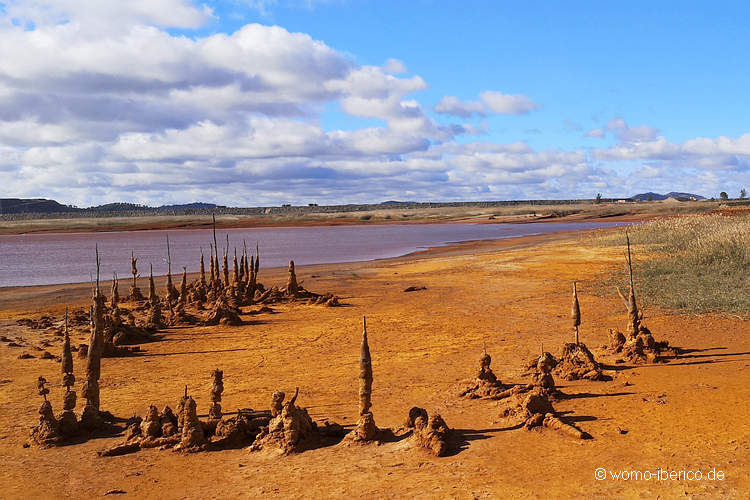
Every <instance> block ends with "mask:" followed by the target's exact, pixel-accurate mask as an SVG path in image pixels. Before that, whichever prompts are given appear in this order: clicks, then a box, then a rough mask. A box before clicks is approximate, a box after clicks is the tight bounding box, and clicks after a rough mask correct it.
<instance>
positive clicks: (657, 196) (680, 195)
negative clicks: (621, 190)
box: [630, 191, 706, 201]
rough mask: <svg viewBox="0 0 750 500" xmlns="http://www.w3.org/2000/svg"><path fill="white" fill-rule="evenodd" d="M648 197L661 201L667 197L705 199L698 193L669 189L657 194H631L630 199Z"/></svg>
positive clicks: (644, 198)
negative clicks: (667, 191)
mask: <svg viewBox="0 0 750 500" xmlns="http://www.w3.org/2000/svg"><path fill="white" fill-rule="evenodd" d="M649 197H650V199H651V200H652V201H663V200H666V199H667V198H677V199H686V200H689V199H690V198H695V199H696V200H705V199H706V197H705V196H701V195H699V194H692V193H678V192H676V191H671V192H669V193H667V194H659V193H652V192H648V193H641V194H637V195H635V196H631V197H630V199H631V200H633V201H648V200H649Z"/></svg>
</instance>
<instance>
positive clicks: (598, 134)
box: [584, 128, 604, 139]
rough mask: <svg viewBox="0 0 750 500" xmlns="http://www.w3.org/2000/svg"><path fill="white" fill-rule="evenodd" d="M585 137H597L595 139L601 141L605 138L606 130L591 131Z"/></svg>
mask: <svg viewBox="0 0 750 500" xmlns="http://www.w3.org/2000/svg"><path fill="white" fill-rule="evenodd" d="M584 136H586V137H595V138H599V139H601V138H602V137H604V130H602V129H600V128H595V129H591V130H589V131H588V132H586V133H585V134H584Z"/></svg>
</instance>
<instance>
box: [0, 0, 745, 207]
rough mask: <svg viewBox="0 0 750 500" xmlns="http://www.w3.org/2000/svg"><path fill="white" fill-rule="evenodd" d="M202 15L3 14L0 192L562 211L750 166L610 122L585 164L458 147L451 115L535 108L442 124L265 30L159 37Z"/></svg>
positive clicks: (456, 105) (492, 97)
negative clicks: (626, 166) (638, 188)
mask: <svg viewBox="0 0 750 500" xmlns="http://www.w3.org/2000/svg"><path fill="white" fill-rule="evenodd" d="M211 16H213V13H212V12H211V11H210V10H209V9H207V8H205V7H202V6H197V4H194V3H191V2H189V1H187V0H163V1H159V2H153V1H149V2H147V1H146V0H134V1H132V2H119V1H104V0H100V1H99V2H94V3H91V2H84V1H83V0H49V1H47V2H42V1H40V0H27V1H23V2H21V1H11V2H6V3H5V11H0V37H1V38H0V39H2V41H3V43H2V44H0V172H2V173H3V179H4V182H5V184H4V193H8V195H9V196H19V197H50V198H56V199H58V200H59V201H62V202H66V203H74V204H77V205H81V206H84V205H89V204H98V203H107V202H111V201H119V200H122V201H133V202H139V203H149V204H156V205H161V204H164V203H175V202H187V201H194V200H202V201H209V202H211V201H212V202H218V203H222V204H230V205H242V206H247V205H264V204H279V203H282V202H291V203H306V202H308V201H313V200H314V201H317V202H320V203H345V202H372V201H380V200H383V199H423V200H429V199H444V200H476V199H511V198H555V197H560V198H569V197H575V196H585V197H590V196H591V193H595V192H597V191H599V192H611V191H613V190H622V189H629V188H630V186H633V185H634V184H632V183H634V182H636V181H637V179H644V178H648V179H651V180H653V181H654V183H656V181H658V180H659V179H664V178H665V176H666V175H675V174H674V173H675V172H679V173H680V176H681V178H683V179H684V182H685V183H688V182H689V181H691V180H692V181H695V180H696V179H699V177H698V176H699V175H704V177H705V176H706V175H707V174H705V172H706V171H713V170H721V169H723V170H732V171H733V172H737V173H738V174H737V175H738V176H739V175H745V174H744V172H747V171H748V170H750V165H749V164H748V158H750V134H749V135H745V136H741V137H739V138H727V137H719V138H716V139H711V138H698V139H694V140H691V141H686V142H684V143H682V144H675V143H671V142H669V141H668V140H667V139H665V138H664V137H661V136H659V135H658V130H657V129H654V128H652V127H649V126H645V125H644V126H639V127H630V126H628V124H627V123H626V122H625V120H624V119H622V118H618V119H614V120H612V121H611V122H610V123H609V124H608V125H607V126H605V127H603V128H601V129H595V130H592V131H590V132H588V133H587V135H588V136H591V137H602V136H604V135H605V133H610V134H613V135H614V136H615V137H616V138H618V140H619V142H618V143H617V144H616V145H614V146H612V147H609V148H601V149H592V150H590V151H589V150H583V149H574V150H571V151H565V150H560V149H554V148H552V149H545V150H539V149H535V148H532V147H531V146H530V145H529V144H527V143H525V142H510V143H508V144H498V143H493V142H487V141H478V140H475V141H473V142H472V141H469V140H467V139H466V138H464V139H462V140H460V141H459V140H457V137H458V136H459V135H465V134H473V135H480V134H486V133H487V132H488V130H487V123H484V122H482V123H480V124H479V125H473V124H465V123H450V122H448V120H450V118H446V117H450V116H453V117H459V118H476V117H483V116H488V115H490V114H515V115H519V114H525V113H529V112H531V111H532V110H535V109H537V107H538V106H537V104H536V103H534V102H533V101H532V100H531V99H529V98H528V97H526V96H523V95H509V94H503V93H501V92H498V91H485V92H481V93H480V94H479V97H478V99H476V100H468V101H464V100H461V99H459V98H457V97H454V96H446V97H444V98H442V99H441V101H440V102H439V103H438V104H437V105H436V106H435V107H434V111H435V112H436V113H438V114H439V115H443V116H442V117H441V120H443V121H441V122H439V121H436V120H434V119H433V118H431V117H430V116H428V114H427V113H426V112H425V110H424V108H423V106H422V104H420V102H419V101H418V100H417V96H418V94H419V92H420V91H423V90H424V89H426V88H427V85H428V84H427V82H425V81H424V79H422V78H421V77H420V76H418V75H413V76H404V73H405V72H406V67H405V64H404V63H403V62H401V61H398V60H396V59H389V60H388V61H386V63H385V64H384V65H383V66H381V67H378V66H364V65H361V64H358V63H357V62H356V60H354V59H353V58H352V57H351V56H349V55H347V54H345V53H342V52H339V51H337V50H335V49H333V48H331V47H329V46H328V45H326V44H325V43H324V42H321V41H319V40H315V39H313V38H312V37H310V36H309V35H307V34H304V33H291V32H289V31H287V30H285V29H283V28H280V27H276V26H263V25H259V24H249V25H246V26H243V27H242V28H240V29H238V30H237V31H236V32H234V33H228V34H225V33H217V34H213V35H208V36H195V37H186V36H178V35H175V34H172V33H171V32H170V31H169V30H168V28H181V29H190V28H194V27H197V26H200V25H201V24H202V23H205V22H207V21H208V20H209V19H211ZM13 19H15V20H16V21H17V22H15V23H14V22H12V20H13ZM331 108H335V109H336V110H337V111H336V112H340V113H343V114H345V115H348V116H349V118H350V119H351V120H359V119H362V120H363V123H366V124H365V125H362V126H360V127H354V128H352V129H348V130H338V129H326V128H324V127H323V126H322V125H321V122H322V121H323V120H321V117H322V116H323V114H324V113H326V112H329V110H330V109H331ZM572 125H575V124H571V125H569V128H571V127H572ZM572 128H575V127H572ZM533 130H534V129H530V131H529V133H531V132H533ZM628 161H629V162H632V161H638V162H641V163H642V164H643V165H644V166H643V167H641V169H640V170H639V171H638V173H637V175H635V176H633V175H625V174H623V173H621V172H619V171H618V170H617V169H616V168H612V167H611V166H610V164H615V163H617V162H628ZM701 169H702V170H701ZM700 172H703V174H700ZM670 173H671V174H670ZM683 174H684V175H683ZM706 179H708V177H706ZM699 180H705V179H702V178H701V179H699ZM712 182H713V181H712ZM717 182H718V181H717ZM746 184H748V185H750V179H749V180H748V182H747V183H746ZM689 187H690V186H689V185H677V186H675V189H679V190H689V189H688V188H689ZM670 190H671V189H670ZM623 194H625V193H623Z"/></svg>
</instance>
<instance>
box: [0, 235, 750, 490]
mask: <svg viewBox="0 0 750 500" xmlns="http://www.w3.org/2000/svg"><path fill="white" fill-rule="evenodd" d="M622 265H623V260H622V248H621V247H619V246H618V247H615V246H601V245H600V244H598V243H596V242H595V241H594V239H592V238H590V237H588V236H585V235H584V236H581V235H572V234H568V235H561V234H557V235H546V236H537V237H529V238H518V239H511V240H501V241H494V242H476V243H465V244H460V245H454V246H451V247H445V248H440V249H433V250H430V251H427V252H421V253H418V254H414V255H411V256H406V257H402V258H398V259H390V260H382V261H375V262H369V263H355V264H341V265H328V266H311V267H300V268H299V269H298V276H299V278H300V279H301V280H304V285H305V287H306V288H308V289H310V290H314V291H320V292H322V291H331V292H334V293H336V294H337V295H339V296H341V297H342V298H343V302H344V303H345V304H346V306H345V307H341V308H325V307H320V306H307V305H305V306H302V305H293V304H292V305H284V306H280V307H277V310H278V312H279V314H267V315H260V316H255V317H253V318H252V319H253V320H256V321H257V323H255V324H246V325H244V326H240V327H195V328H178V329H170V330H168V331H167V332H166V336H165V340H166V341H163V342H158V343H154V344H148V345H145V346H144V349H145V355H143V356H140V357H134V358H117V359H104V360H103V362H102V381H101V382H102V408H103V409H106V410H109V411H111V412H113V413H114V414H115V415H118V416H122V417H128V416H131V415H133V414H134V413H137V414H140V415H143V414H144V412H145V410H146V408H147V405H148V404H149V403H154V404H157V405H158V406H160V407H162V406H163V405H165V404H169V405H171V406H172V407H174V405H175V404H176V403H177V401H178V399H179V397H180V396H181V395H182V391H183V387H184V385H185V384H188V385H189V387H190V391H191V393H193V394H194V395H195V397H196V400H197V403H198V411H199V413H201V414H203V413H205V412H206V410H207V406H208V401H209V399H208V395H209V387H210V383H211V378H210V377H211V371H212V370H213V369H215V368H221V369H223V370H224V386H225V392H224V401H223V405H224V408H225V409H226V410H231V409H234V408H241V407H252V408H266V407H267V406H268V403H269V400H270V395H271V392H272V391H273V390H275V389H281V390H285V391H287V392H290V391H292V390H293V388H294V387H295V386H299V387H300V396H299V399H298V403H299V404H300V405H302V406H305V407H307V408H308V409H309V411H310V413H311V415H312V416H313V418H315V419H316V420H317V421H323V420H326V419H327V420H331V421H336V422H339V423H341V424H344V425H348V424H351V423H353V422H354V421H355V419H356V415H357V379H356V377H357V374H358V367H357V360H358V352H359V339H360V332H361V325H360V321H361V317H362V315H363V314H366V315H367V317H368V331H369V338H370V349H371V351H372V356H373V371H374V386H373V390H374V393H373V410H372V411H373V413H374V416H375V420H376V422H377V424H378V425H379V426H381V427H398V426H399V425H401V423H402V422H403V420H404V418H405V417H406V412H407V411H408V409H409V408H410V407H411V406H414V405H418V406H422V407H425V408H427V409H428V410H429V411H430V412H432V411H439V412H440V413H441V414H442V416H443V417H444V418H445V420H446V422H447V423H448V425H449V426H451V427H452V428H453V429H454V432H455V433H456V435H457V436H458V442H459V446H458V447H457V448H456V449H454V450H453V451H452V453H451V454H449V456H447V457H442V458H436V457H434V456H432V455H428V454H427V453H425V452H424V451H421V450H419V449H413V448H410V447H408V446H407V445H406V442H395V443H385V444H382V445H380V446H377V445H368V446H357V447H344V446H331V447H324V448H319V449H315V450H310V451H306V452H303V453H301V454H299V455H293V456H288V457H277V456H270V455H265V454H252V453H250V452H249V451H247V450H246V449H236V450H226V451H219V452H211V453H195V454H190V455H181V454H177V453H174V452H171V451H168V450H157V449H151V450H145V451H141V452H139V453H136V454H132V455H126V456H122V457H112V458H99V457H97V455H96V451H97V450H100V449H102V448H104V447H106V446H109V445H111V444H113V443H115V442H118V441H119V440H120V439H121V438H106V439H96V440H91V441H88V442H86V443H83V444H77V445H71V446H65V447H60V448H53V449H47V450H39V449H37V448H35V447H31V448H24V447H23V445H24V443H26V442H27V441H28V430H29V428H30V426H32V425H34V424H35V422H36V421H37V413H36V410H37V408H38V405H39V402H40V401H39V400H40V398H39V397H38V396H37V395H36V390H35V382H36V378H37V377H38V376H39V375H44V376H45V377H46V378H47V379H48V380H50V381H51V382H52V383H51V388H52V393H51V394H50V399H51V400H52V401H53V404H54V405H55V409H56V410H58V409H59V408H60V404H61V403H60V400H61V394H62V393H61V388H60V386H59V377H60V375H59V371H60V365H59V364H58V363H56V362H55V361H52V360H42V359H28V360H21V359H18V355H19V354H20V353H21V352H22V351H23V350H24V348H11V347H7V345H6V344H5V343H2V344H0V362H1V366H2V367H3V373H2V375H0V428H1V429H2V433H0V438H2V439H0V457H2V462H3V466H2V467H1V468H0V497H1V498H4V499H6V498H7V499H15V498H68V497H70V498H100V497H102V496H103V495H104V494H105V493H106V492H109V491H112V490H120V491H122V492H124V493H123V494H121V496H124V497H127V498H250V497H253V498H256V497H258V496H261V495H262V496H264V497H265V496H267V497H273V498H351V497H358V498H362V497H363V498H411V497H415V498H591V497H596V498H657V497H661V498H676V497H680V498H683V497H684V498H746V495H747V492H748V491H750V479H749V478H748V475H747V471H748V470H750V423H748V420H747V418H746V415H748V413H750V324H748V323H747V322H745V321H741V320H739V319H736V318H732V317H728V316H723V315H719V314H702V315H673V314H669V315H667V314H664V313H663V312H662V311H661V310H660V309H658V308H650V309H649V311H648V316H647V318H646V322H647V325H648V326H649V328H651V330H652V332H653V333H654V336H655V337H657V338H658V339H666V340H669V342H670V343H671V344H672V345H676V346H679V347H682V348H683V349H685V352H684V353H683V354H682V355H681V356H680V357H679V358H677V359H672V360H671V361H670V362H669V363H664V364H657V365H628V364H624V365H623V364H619V365H617V364H614V363H612V364H610V365H608V367H607V370H606V371H607V373H609V374H611V375H612V377H613V379H612V380H611V381H609V382H590V381H576V382H564V381H558V384H559V385H560V386H561V388H562V390H563V391H564V393H565V394H567V395H568V397H567V398H565V399H563V400H561V401H560V402H559V403H557V404H556V408H557V409H558V410H560V411H561V412H563V414H564V416H565V418H567V419H569V420H570V421H572V422H574V423H576V425H578V426H579V427H580V428H582V429H583V430H585V431H586V432H588V433H589V434H591V436H592V437H593V439H591V440H585V441H579V440H574V439H572V438H570V437H568V436H565V435H562V434H559V433H556V432H554V431H551V430H549V429H541V430H535V431H527V430H524V429H518V428H514V427H513V426H512V425H511V424H509V423H508V422H507V421H506V420H505V419H503V418H502V417H501V415H500V410H499V406H498V403H497V402H493V401H483V400H465V399H459V398H458V397H457V395H456V393H457V390H458V389H459V387H460V381H461V380H462V379H466V378H469V377H471V376H473V375H474V373H475V371H476V368H477V363H478V357H479V355H480V353H481V351H482V347H483V345H484V344H485V343H486V345H487V350H488V352H490V354H492V356H493V365H492V366H493V369H494V371H495V373H496V374H497V375H498V377H499V378H501V379H502V380H503V381H511V382H518V381H522V380H523V377H522V375H521V372H522V370H521V368H522V365H523V364H524V362H525V361H526V360H528V359H529V358H531V357H532V356H534V355H536V354H538V352H539V350H540V344H542V343H543V344H544V348H545V350H549V351H551V352H553V353H557V352H558V350H559V348H560V347H561V345H562V343H563V342H566V341H571V339H572V328H571V326H570V324H569V323H570V319H569V310H570V287H571V283H572V281H573V280H578V281H579V287H578V292H579V297H580V300H581V310H582V317H583V324H582V326H581V337H582V341H583V342H585V343H586V344H587V345H588V346H589V347H590V348H591V349H592V350H593V351H594V352H595V354H597V356H600V357H601V356H603V352H602V351H601V350H600V349H599V346H601V345H602V344H604V343H606V341H607V337H608V334H607V330H608V329H609V328H623V327H624V322H625V310H624V308H623V306H622V303H621V302H620V299H619V298H617V297H616V296H613V295H611V294H609V295H602V296H598V295H595V294H594V293H592V292H593V290H594V289H595V286H596V283H597V282H598V280H600V279H601V278H602V277H604V276H609V275H611V274H612V273H613V272H615V270H617V269H621V268H622ZM285 274H286V273H285V270H280V269H277V270H270V271H266V270H263V271H262V272H261V276H260V279H261V281H262V282H263V283H265V284H267V285H270V284H280V283H283V281H284V279H285ZM160 286H161V284H160ZM408 286H424V287H426V289H425V290H422V291H417V292H412V293H405V292H404V291H403V290H404V289H405V288H406V287H408ZM89 293H90V292H89V288H88V286H87V285H69V286H50V287H36V288H16V289H0V321H1V323H0V325H2V326H0V329H2V330H4V331H3V334H4V335H6V336H8V337H13V338H16V337H20V338H22V339H23V341H24V342H25V343H26V344H28V345H31V346H33V345H39V343H40V342H41V341H42V340H45V339H48V337H49V335H48V334H46V333H45V332H44V331H38V330H35V331H32V330H29V329H25V328H21V327H17V326H15V320H16V319H18V318H21V317H27V316H30V315H38V314H40V313H42V312H46V311H52V312H53V313H55V314H57V315H59V314H60V313H61V311H62V305H63V303H64V302H66V301H67V302H70V303H71V304H72V305H87V304H88V302H89V299H88V296H89ZM245 319H246V320H250V319H251V318H250V317H247V316H246V317H245ZM75 342H76V343H77V342H85V338H84V337H80V338H77V339H75ZM26 350H28V349H26ZM31 352H33V351H31ZM604 359H605V360H606V359H607V358H604ZM75 363H76V367H75V373H76V376H77V377H78V380H79V381H80V380H82V376H83V363H82V362H81V361H80V360H78V359H76V360H75ZM599 467H604V468H606V469H607V470H609V471H611V472H614V471H621V470H641V471H643V470H651V471H654V470H657V469H659V468H662V469H666V470H668V471H681V470H682V471H684V470H700V471H702V473H703V474H704V475H705V476H707V475H708V472H709V471H710V470H711V469H712V468H715V469H717V470H720V471H721V472H723V473H724V479H723V480H714V481H710V480H708V479H705V480H701V481H688V480H684V479H683V480H654V479H652V480H630V481H626V480H619V481H617V480H612V479H611V478H607V479H605V480H603V481H599V480H596V479H595V477H594V471H595V470H596V469H597V468H599ZM705 476H704V477H705Z"/></svg>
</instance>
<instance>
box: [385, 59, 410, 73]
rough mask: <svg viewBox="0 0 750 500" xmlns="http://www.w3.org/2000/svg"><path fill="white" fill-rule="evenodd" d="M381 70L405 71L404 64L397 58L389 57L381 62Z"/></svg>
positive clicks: (388, 71)
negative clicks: (383, 62)
mask: <svg viewBox="0 0 750 500" xmlns="http://www.w3.org/2000/svg"><path fill="white" fill-rule="evenodd" d="M383 71H385V72H386V73H391V74H400V73H406V64H404V62H403V61H399V60H398V59H393V58H390V59H388V60H387V61H386V62H385V64H383Z"/></svg>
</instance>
